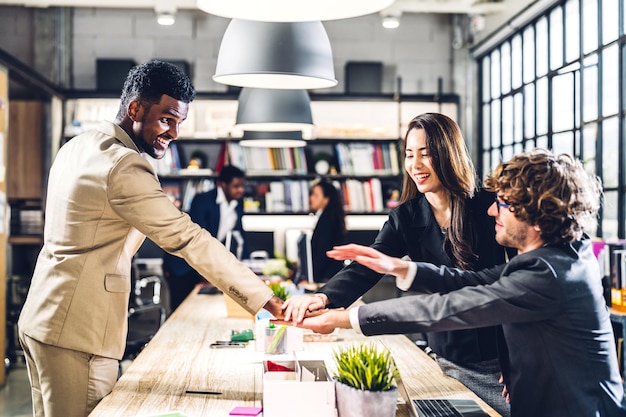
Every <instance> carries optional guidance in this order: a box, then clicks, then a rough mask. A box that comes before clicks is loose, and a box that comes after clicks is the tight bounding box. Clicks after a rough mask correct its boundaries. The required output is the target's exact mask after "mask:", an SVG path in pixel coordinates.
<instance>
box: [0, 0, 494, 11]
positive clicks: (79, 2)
mask: <svg viewBox="0 0 626 417" xmlns="http://www.w3.org/2000/svg"><path fill="white" fill-rule="evenodd" d="M2 4H4V5H16V6H26V7H51V6H52V7H57V6H65V7H101V8H134V9H135V8H149V9H155V10H167V11H170V10H183V9H187V10H189V9H197V7H196V0H21V1H17V0H0V5H2ZM504 8H505V1H504V0H395V2H394V4H392V5H391V6H390V7H389V8H387V9H385V10H383V11H381V14H390V15H400V14H402V13H453V14H456V13H459V14H474V15H479V14H490V13H496V12H499V11H502V10H503V9H504Z"/></svg>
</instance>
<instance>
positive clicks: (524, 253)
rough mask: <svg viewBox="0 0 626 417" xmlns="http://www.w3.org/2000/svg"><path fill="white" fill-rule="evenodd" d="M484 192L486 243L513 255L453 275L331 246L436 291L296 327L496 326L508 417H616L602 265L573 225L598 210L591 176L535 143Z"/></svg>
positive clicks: (619, 391) (618, 387)
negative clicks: (504, 348) (490, 224)
mask: <svg viewBox="0 0 626 417" xmlns="http://www.w3.org/2000/svg"><path fill="white" fill-rule="evenodd" d="M486 188H487V189H490V190H491V191H495V192H496V193H497V199H496V201H495V202H494V203H493V204H492V205H491V206H490V207H489V210H488V213H489V214H490V215H491V216H493V217H494V218H495V220H496V226H495V233H496V240H497V241H498V243H500V244H501V245H504V246H509V247H513V248H515V249H517V251H518V254H517V256H515V257H514V258H513V259H512V260H511V261H510V262H509V263H508V264H507V265H502V266H498V267H495V268H492V269H484V270H482V271H478V272H475V271H462V270H458V269H453V268H448V267H445V266H442V267H435V266H434V265H431V264H428V263H420V262H418V263H411V262H407V261H404V260H401V259H398V258H391V257H389V256H386V255H384V254H382V253H380V252H378V251H376V250H375V249H373V248H369V247H363V246H358V245H347V246H343V247H338V248H336V249H335V250H333V251H330V252H329V256H331V257H333V258H335V259H354V260H356V261H357V262H359V263H361V264H363V265H365V266H367V267H369V268H372V269H374V270H376V271H378V272H381V273H383V272H385V273H391V274H393V275H396V277H398V283H399V285H400V286H402V287H404V288H410V289H411V290H414V291H423V292H432V293H435V294H424V295H416V296H412V297H402V298H398V299H394V300H388V301H382V302H377V303H372V304H367V305H363V306H360V307H357V308H353V309H351V310H348V311H345V310H343V311H342V310H329V311H328V312H327V313H325V314H322V315H319V316H317V317H309V318H305V319H304V320H303V322H302V323H300V324H299V325H300V326H301V327H305V328H309V329H312V330H315V331H317V332H320V333H328V332H331V331H332V330H333V329H335V328H336V327H342V328H350V327H352V328H354V329H355V330H357V331H360V332H362V333H364V334H366V335H375V334H389V333H407V332H430V331H441V330H456V329H466V328H473V327H481V326H492V325H496V324H502V328H503V330H504V335H505V338H506V341H507V345H508V348H509V358H501V359H502V361H503V365H504V366H503V374H504V383H505V387H504V390H503V395H504V396H507V397H508V399H509V400H510V403H511V415H512V417H528V416H535V417H536V416H550V417H571V416H578V417H587V416H588V417H601V416H605V417H609V416H610V417H616V416H626V405H625V402H624V388H623V386H622V381H621V378H620V374H619V369H618V362H617V355H616V350H615V340H614V336H613V331H612V327H611V322H610V318H609V312H608V309H607V307H606V305H605V301H604V298H603V292H602V284H601V273H600V270H599V266H598V262H597V260H596V259H595V257H594V255H593V251H592V247H591V241H590V239H589V238H588V237H587V236H586V235H585V234H584V232H583V227H584V226H585V225H587V224H588V223H586V221H587V220H589V219H593V218H594V217H595V215H596V213H597V211H598V209H599V206H600V200H601V193H602V191H601V187H600V185H599V182H598V181H597V179H596V178H594V177H592V176H590V175H588V174H587V173H586V172H585V170H584V168H583V166H582V165H581V164H580V162H578V161H575V160H574V159H572V158H571V157H570V156H568V155H559V156H554V155H552V154H551V153H549V152H546V151H543V150H535V151H532V152H530V153H529V154H525V155H518V156H515V157H514V158H513V159H511V160H510V161H509V162H506V163H503V164H500V166H498V168H497V169H496V170H495V173H494V174H493V175H492V176H490V177H489V178H488V179H487V180H486Z"/></svg>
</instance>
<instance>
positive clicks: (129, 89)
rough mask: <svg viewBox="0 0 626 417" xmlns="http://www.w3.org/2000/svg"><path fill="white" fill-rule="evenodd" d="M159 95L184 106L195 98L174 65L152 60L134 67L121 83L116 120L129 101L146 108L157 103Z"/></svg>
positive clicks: (180, 72) (185, 79) (191, 87)
mask: <svg viewBox="0 0 626 417" xmlns="http://www.w3.org/2000/svg"><path fill="white" fill-rule="evenodd" d="M163 94H165V95H168V96H170V97H172V98H175V99H176V100H179V101H182V102H184V103H190V102H192V101H193V99H194V98H195V97H196V91H195V89H194V87H193V85H192V84H191V80H190V79H189V77H187V75H186V74H185V73H184V72H182V71H181V70H180V69H179V68H178V67H177V66H175V65H174V64H170V63H169V62H163V61H158V60H152V61H150V62H147V63H144V64H139V65H137V66H134V67H133V68H131V70H130V71H129V72H128V75H127V76H126V81H124V87H123V88H122V96H121V102H120V108H119V110H118V112H117V116H116V120H117V121H120V120H122V119H123V118H124V116H125V115H126V112H127V111H128V104H129V103H130V102H131V101H138V102H140V103H141V104H142V105H144V106H145V107H146V108H148V109H149V108H150V106H151V105H153V104H155V103H158V102H159V101H160V100H161V96H162V95H163Z"/></svg>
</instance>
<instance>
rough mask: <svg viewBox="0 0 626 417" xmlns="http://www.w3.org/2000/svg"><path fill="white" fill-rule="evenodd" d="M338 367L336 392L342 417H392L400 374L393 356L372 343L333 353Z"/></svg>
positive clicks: (338, 408) (340, 416)
mask: <svg viewBox="0 0 626 417" xmlns="http://www.w3.org/2000/svg"><path fill="white" fill-rule="evenodd" d="M334 358H335V361H336V363H337V373H336V374H335V392H336V395H337V412H338V414H339V417H357V416H359V417H367V416H372V417H374V416H375V417H387V416H389V417H393V416H395V415H396V401H397V397H398V389H397V387H396V386H395V385H393V382H394V378H395V377H396V375H397V374H398V370H397V368H396V366H395V363H394V361H393V358H392V357H391V353H390V352H389V351H388V350H386V349H385V350H379V349H378V348H376V346H374V345H373V344H371V343H368V344H365V343H364V344H360V345H354V346H348V347H342V348H340V349H339V350H337V351H335V352H334Z"/></svg>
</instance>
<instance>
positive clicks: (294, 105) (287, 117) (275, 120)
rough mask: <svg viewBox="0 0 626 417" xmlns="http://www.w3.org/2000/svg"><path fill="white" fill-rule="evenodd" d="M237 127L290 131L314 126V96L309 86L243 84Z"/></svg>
mask: <svg viewBox="0 0 626 417" xmlns="http://www.w3.org/2000/svg"><path fill="white" fill-rule="evenodd" d="M235 124H236V127H238V128H240V129H242V130H244V131H245V130H250V131H263V132H288V131H295V130H300V131H301V130H303V129H311V128H312V127H313V116H312V115H311V99H310V98H309V93H308V92H307V91H306V90H276V89H267V88H243V89H241V93H239V105H238V107H237V118H236V122H235Z"/></svg>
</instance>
